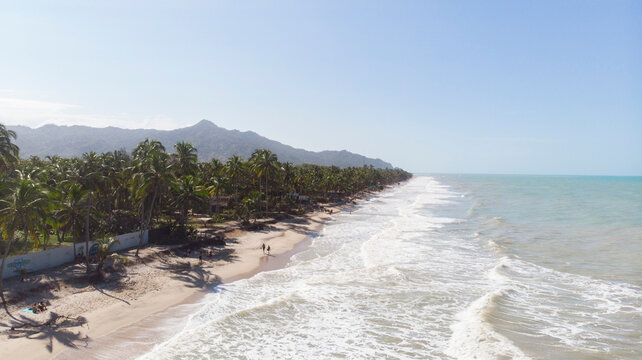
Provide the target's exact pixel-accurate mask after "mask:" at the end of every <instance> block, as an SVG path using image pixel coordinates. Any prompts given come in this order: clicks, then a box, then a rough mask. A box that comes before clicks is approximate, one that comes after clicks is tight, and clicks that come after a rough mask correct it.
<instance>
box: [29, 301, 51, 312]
mask: <svg viewBox="0 0 642 360" xmlns="http://www.w3.org/2000/svg"><path fill="white" fill-rule="evenodd" d="M30 309H31V311H33V312H34V314H38V313H41V312H45V311H47V304H45V302H44V301H41V302H38V303H34V304H33V305H31V307H30Z"/></svg>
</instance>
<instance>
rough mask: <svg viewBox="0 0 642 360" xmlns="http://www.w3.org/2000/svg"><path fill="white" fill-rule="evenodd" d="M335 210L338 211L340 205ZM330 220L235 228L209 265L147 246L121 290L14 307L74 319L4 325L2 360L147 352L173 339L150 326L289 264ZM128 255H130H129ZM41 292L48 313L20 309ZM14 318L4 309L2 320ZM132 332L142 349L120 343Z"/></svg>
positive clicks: (182, 318)
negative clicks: (223, 286) (267, 251)
mask: <svg viewBox="0 0 642 360" xmlns="http://www.w3.org/2000/svg"><path fill="white" fill-rule="evenodd" d="M332 209H333V210H334V211H333V212H335V213H336V212H337V211H339V210H340V208H339V207H333V208H332ZM329 219H331V216H330V215H328V214H326V213H324V212H323V211H317V212H314V213H310V214H307V215H304V216H299V217H293V218H290V219H286V220H283V221H280V222H276V223H273V224H269V225H268V226H266V228H264V229H263V230H259V231H242V230H238V229H234V228H232V229H228V230H227V231H224V232H223V233H224V236H225V241H226V246H225V247H224V248H223V249H217V254H216V256H215V257H214V259H212V260H205V261H203V263H202V264H199V260H198V254H192V255H191V257H190V258H187V257H186V254H185V256H176V254H174V253H172V254H171V255H167V254H168V251H169V250H168V249H167V247H162V246H156V245H152V246H149V247H146V248H145V249H143V250H142V251H141V258H142V261H141V263H140V264H138V263H137V264H134V265H130V266H127V268H126V273H127V275H126V276H125V277H124V278H123V279H118V287H117V288H114V289H111V288H109V287H108V286H105V287H102V286H95V287H93V288H92V286H91V285H87V286H84V287H81V286H80V285H79V286H76V288H75V287H74V285H73V284H71V285H63V286H60V287H59V288H58V289H53V290H52V289H46V288H45V290H43V291H44V292H45V293H46V294H44V293H43V294H35V295H34V296H35V297H33V298H29V297H27V298H26V299H24V301H23V302H18V303H15V304H12V305H10V307H9V308H10V310H11V311H12V313H13V315H14V316H16V317H18V318H21V317H24V318H29V319H33V320H37V321H40V322H43V321H46V320H47V319H48V318H49V317H50V316H52V314H57V315H58V316H62V317H68V318H69V319H68V320H64V321H57V322H56V325H55V326H47V327H43V328H41V329H33V328H31V329H30V328H25V329H16V330H9V329H8V328H7V327H5V326H0V358H3V359H16V358H20V359H48V358H52V357H56V358H57V359H58V358H59V359H67V358H70V359H71V358H74V359H75V358H79V357H82V358H84V359H91V358H98V355H100V354H99V353H100V352H102V351H101V350H100V349H103V350H107V349H108V350H109V351H110V354H111V355H113V356H110V357H119V358H132V357H135V356H138V355H141V354H142V353H144V352H145V351H146V350H149V349H151V347H152V346H153V345H154V344H155V343H158V342H159V340H162V339H161V338H162V337H163V336H164V337H165V338H166V337H167V336H168V335H167V334H165V335H163V334H161V333H160V331H159V332H154V331H149V330H150V329H154V328H158V329H161V330H163V332H165V333H167V331H168V330H172V329H171V328H172V327H176V330H179V329H180V327H182V326H183V325H184V323H185V322H186V321H187V315H188V314H190V313H193V311H195V310H196V307H197V306H198V303H199V301H201V299H202V298H203V297H204V296H205V294H207V293H208V292H209V291H211V290H212V289H213V288H214V287H215V286H216V285H217V284H220V283H230V282H233V281H236V280H239V279H243V278H249V277H251V276H253V275H254V274H256V273H258V272H260V271H266V270H273V269H278V268H281V267H284V266H285V265H287V263H288V261H289V259H290V257H291V256H292V255H293V254H294V253H296V252H298V251H301V250H303V249H305V247H306V242H305V241H304V240H305V239H306V238H308V236H309V235H310V234H314V233H317V232H319V231H320V230H321V228H322V227H323V224H324V223H325V222H326V221H328V220H329ZM262 243H265V244H266V245H270V247H271V255H270V256H267V255H264V254H262V250H261V244H262ZM130 252H132V251H130ZM125 256H127V257H131V254H129V252H127V253H126V254H125ZM7 288H10V285H9V284H8V286H7ZM38 296H42V297H43V298H50V300H49V302H50V305H49V311H47V312H46V313H45V314H38V315H31V314H26V313H24V312H21V311H20V310H21V308H24V307H25V305H26V304H30V303H31V302H33V301H34V300H33V299H35V298H37V297H38ZM168 309H171V311H167V310H168ZM9 322H10V319H9V318H8V316H7V315H6V314H5V313H4V312H2V315H0V323H4V324H7V323H9ZM181 322H182V323H181ZM133 336H136V340H135V341H137V342H138V344H137V346H136V348H137V351H136V353H134V352H132V351H131V349H132V347H131V346H129V348H123V349H119V348H118V344H124V343H125V341H127V343H128V344H130V343H131V341H132V339H133ZM138 350H140V352H139V351H138ZM103 358H104V356H103Z"/></svg>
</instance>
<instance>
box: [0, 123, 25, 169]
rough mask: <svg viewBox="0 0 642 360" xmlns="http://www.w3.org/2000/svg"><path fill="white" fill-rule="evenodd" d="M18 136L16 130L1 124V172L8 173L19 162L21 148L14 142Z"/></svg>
mask: <svg viewBox="0 0 642 360" xmlns="http://www.w3.org/2000/svg"><path fill="white" fill-rule="evenodd" d="M16 138H17V135H16V132H15V131H13V130H8V129H7V128H6V127H5V126H4V124H0V172H1V173H3V174H4V173H6V172H7V171H8V170H9V169H11V168H12V167H13V166H14V165H15V164H16V163H17V162H18V158H19V157H18V153H19V151H20V148H18V145H16V144H14V143H13V142H12V139H13V140H15V139H16Z"/></svg>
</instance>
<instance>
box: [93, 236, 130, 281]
mask: <svg viewBox="0 0 642 360" xmlns="http://www.w3.org/2000/svg"><path fill="white" fill-rule="evenodd" d="M96 243H97V244H98V249H97V251H96V260H97V261H98V267H97V268H96V272H97V273H98V276H99V277H100V278H102V277H103V276H104V271H103V270H104V267H105V261H106V260H107V259H112V260H114V261H123V262H127V261H128V259H127V258H125V257H122V256H119V255H118V254H115V253H112V249H113V248H114V246H116V245H119V244H120V241H119V240H118V239H116V238H105V239H100V240H98V241H97V242H96Z"/></svg>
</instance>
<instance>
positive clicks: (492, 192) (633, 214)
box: [436, 175, 642, 285]
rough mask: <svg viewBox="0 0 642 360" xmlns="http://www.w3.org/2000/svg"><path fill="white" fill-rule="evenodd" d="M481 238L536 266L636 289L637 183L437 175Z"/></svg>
mask: <svg viewBox="0 0 642 360" xmlns="http://www.w3.org/2000/svg"><path fill="white" fill-rule="evenodd" d="M436 179H438V180H439V181H441V182H443V183H447V184H450V185H451V186H452V189H453V190H455V191H460V192H462V193H463V194H465V196H469V197H470V198H471V201H472V204H471V207H470V210H469V217H470V218H471V219H474V220H476V221H479V223H480V224H479V225H480V230H479V231H478V232H479V233H480V234H482V236H483V237H486V238H488V239H489V240H491V241H493V242H494V243H496V244H497V245H499V246H501V247H503V250H504V252H506V253H507V254H514V255H518V256H521V257H522V258H524V259H526V260H528V261H531V262H534V263H536V264H538V265H542V266H546V267H550V268H552V269H555V270H560V271H565V272H570V273H575V274H581V275H587V276H591V277H596V278H600V279H606V280H616V281H625V282H629V283H632V284H636V285H640V284H642V177H603V176H600V177H595V176H508V175H450V176H436Z"/></svg>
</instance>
